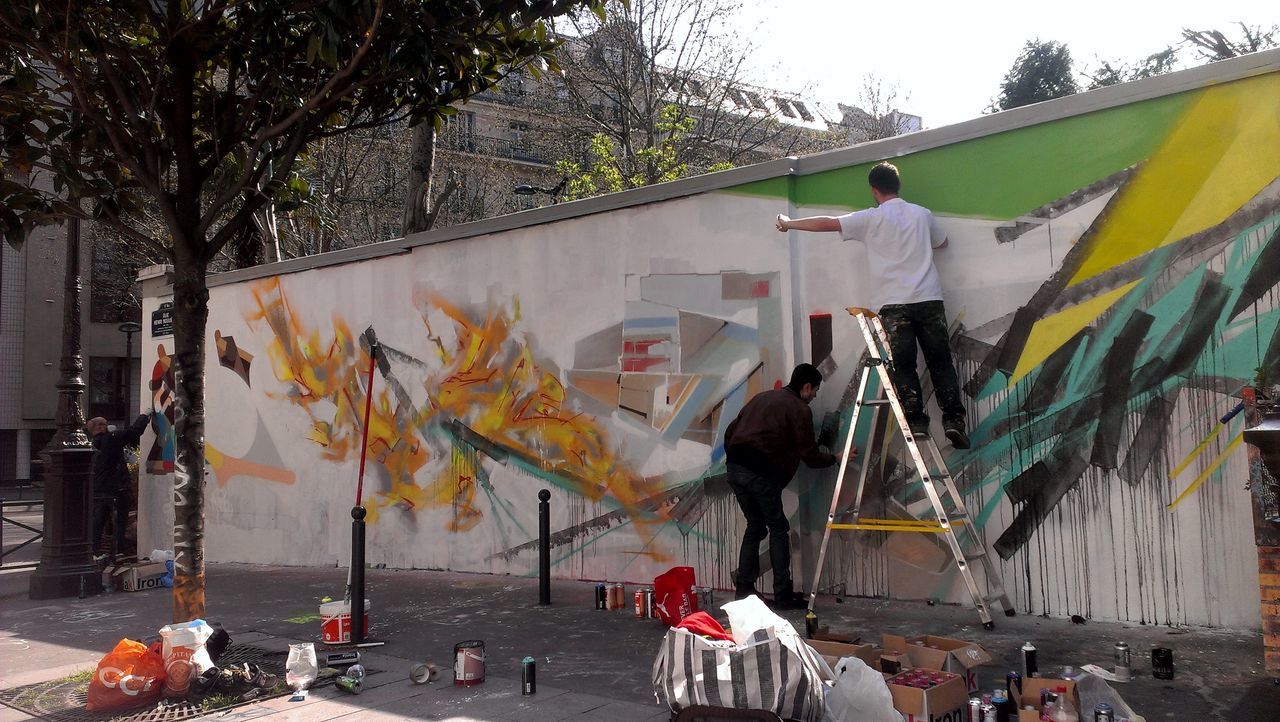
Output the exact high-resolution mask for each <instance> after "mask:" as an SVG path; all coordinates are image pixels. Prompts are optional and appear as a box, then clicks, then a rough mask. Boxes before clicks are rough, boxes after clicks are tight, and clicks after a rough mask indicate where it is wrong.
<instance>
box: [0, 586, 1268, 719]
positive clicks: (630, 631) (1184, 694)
mask: <svg viewBox="0 0 1280 722" xmlns="http://www.w3.org/2000/svg"><path fill="white" fill-rule="evenodd" d="M345 576H346V575H345V572H344V571H343V570H340V569H332V568H330V569H314V568H281V567H261V566H251V565H238V564H216V565H210V567H209V572H208V590H209V591H208V614H207V617H208V618H209V619H211V620H217V621H220V622H222V623H223V625H224V626H225V627H226V628H227V629H228V631H230V632H231V634H232V637H233V639H234V640H235V641H236V642H244V643H249V642H251V643H253V644H256V645H259V646H266V647H269V648H271V647H274V648H278V649H284V648H285V645H287V644H288V642H289V641H297V640H314V639H316V637H317V636H318V634H319V622H318V621H316V619H315V617H316V612H317V606H318V604H319V601H320V598H321V597H324V596H326V595H327V596H334V597H337V596H340V595H341V594H342V589H343V585H344V582H345ZM28 577H29V572H6V573H0V687H11V686H17V685H21V684H28V683H32V682H36V681H43V680H49V679H56V678H58V677H61V676H64V675H66V674H68V673H70V672H72V671H76V670H78V669H85V668H89V667H92V666H93V665H94V664H95V663H96V661H97V660H98V658H99V657H101V655H102V654H103V653H104V652H105V651H106V650H108V649H109V648H110V647H111V646H112V645H114V644H115V642H116V641H118V640H119V639H120V638H121V637H122V636H126V635H128V636H135V637H138V636H148V635H152V634H154V633H155V630H156V629H158V628H159V627H160V626H163V625H164V624H165V623H167V622H168V621H169V618H170V599H169V597H168V595H167V594H165V593H164V592H163V591H149V592H138V593H132V594H130V593H115V594H109V595H101V596H98V597H92V598H89V599H84V600H78V599H68V600H59V601H55V602H35V601H30V600H28V599H27V598H26V589H27V578H28ZM592 594H593V591H592V586H591V585H590V584H586V583H574V582H556V583H555V584H554V587H553V605H552V606H551V607H549V608H541V607H538V606H537V605H536V601H537V584H536V582H535V581H534V580H531V579H523V578H514V577H495V576H485V575H469V574H456V573H449V572H429V571H395V570H370V571H369V581H368V596H369V598H370V599H371V600H372V602H373V612H372V618H373V629H372V630H371V636H373V637H375V638H378V639H384V640H386V641H387V644H386V645H385V646H383V647H380V648H377V650H376V652H372V653H370V654H368V655H367V658H368V662H369V664H370V666H372V667H374V668H377V669H381V670H384V671H383V672H382V673H381V674H377V675H373V676H371V677H370V678H369V687H368V688H367V690H366V691H365V693H364V694H362V695H360V696H359V697H352V696H348V695H345V694H343V693H341V692H338V691H337V690H334V689H332V688H328V689H322V690H318V691H316V693H315V694H313V695H312V696H311V697H310V698H309V699H308V700H307V702H305V703H298V702H288V701H287V699H278V700H272V701H270V702H265V703H261V704H257V705H251V706H249V707H245V708H241V710H239V711H237V712H235V713H232V714H228V715H224V716H222V717H221V718H220V719H256V718H259V717H265V718H269V719H277V720H328V719H337V718H339V717H342V718H345V719H353V720H354V719H361V720H364V719H371V720H378V719H432V720H434V719H450V720H470V719H475V720H507V719H521V720H543V719H545V720H557V719H596V720H605V719H608V720H648V719H665V718H666V715H665V714H664V712H663V709H662V708H661V707H659V706H657V705H656V704H655V702H654V698H653V694H652V691H651V685H650V670H651V667H652V663H653V656H654V654H655V651H656V648H657V645H658V641H659V640H660V639H661V638H662V635H663V633H664V629H663V628H662V627H661V626H660V625H658V624H657V623H656V622H650V621H643V620H637V619H634V618H632V617H631V616H630V615H629V614H628V613H625V612H597V611H595V610H594V609H593V608H592V603H591V600H592ZM727 599H728V597H727V596H726V595H724V594H723V593H721V594H719V595H718V598H717V603H720V602H723V601H727ZM820 607H821V611H822V613H823V615H822V618H823V622H824V623H826V624H830V625H831V626H832V627H833V628H834V629H836V630H839V631H844V632H848V633H852V634H854V635H857V636H861V637H863V638H864V640H867V641H872V640H876V639H878V637H879V634H880V632H881V631H891V632H896V633H900V634H920V633H932V634H945V635H949V636H958V637H962V638H966V639H972V640H975V641H978V642H980V643H981V644H983V646H984V647H985V648H986V649H987V650H988V651H989V652H990V653H991V654H992V655H993V656H995V657H996V659H997V664H995V665H991V666H987V667H983V668H982V677H981V679H982V682H983V686H985V687H994V686H996V685H997V684H1000V683H1001V681H1002V680H1003V675H1004V672H1005V671H1007V670H1009V669H1013V668H1014V667H1015V666H1016V660H1017V655H1018V652H1017V650H1018V647H1019V646H1021V644H1022V642H1023V641H1025V640H1031V641H1033V642H1034V643H1035V644H1036V646H1037V647H1038V648H1039V649H1040V650H1041V651H1040V658H1041V669H1042V670H1046V671H1051V670H1056V669H1057V668H1058V667H1059V666H1061V665H1062V664H1073V665H1080V664H1085V663H1088V662H1095V663H1099V664H1105V663H1106V662H1107V659H1108V658H1109V656H1110V650H1111V645H1112V643H1113V642H1114V641H1115V640H1117V639H1124V640H1126V641H1127V642H1128V643H1129V644H1130V646H1131V647H1133V649H1134V650H1135V658H1136V660H1141V659H1142V658H1143V657H1144V656H1145V655H1147V654H1149V650H1150V648H1151V647H1152V646H1169V647H1172V648H1174V650H1175V654H1176V658H1177V662H1178V675H1177V678H1176V679H1174V680H1172V681H1160V680H1155V679H1153V678H1152V677H1151V676H1150V672H1149V669H1148V665H1146V664H1144V663H1142V662H1141V661H1138V662H1137V663H1136V664H1135V666H1136V667H1137V669H1136V679H1135V681H1134V682H1132V683H1130V684H1127V685H1118V687H1119V689H1120V691H1121V693H1122V694H1123V695H1124V697H1125V699H1126V700H1127V701H1129V703H1130V704H1131V705H1133V706H1134V707H1135V708H1136V709H1137V710H1138V711H1139V712H1140V713H1142V714H1144V715H1146V717H1147V719H1148V720H1214V719H1218V720H1230V722H1250V721H1253V720H1257V721H1259V722H1261V721H1262V720H1277V719H1280V713H1278V712H1277V710H1280V686H1276V685H1274V684H1273V683H1272V680H1270V679H1267V678H1265V677H1263V676H1262V674H1261V668H1262V664H1261V649H1262V642H1261V635H1260V634H1257V633H1233V632H1225V631H1221V630H1205V629H1170V628H1167V627H1139V626H1136V625H1118V624H1102V623H1092V622H1091V623H1087V624H1083V625H1073V624H1071V622H1069V621H1066V620H1051V619H1042V618H1038V617H1021V616H1020V617H1014V618H1011V619H1010V618H1004V617H1001V618H999V619H998V620H997V627H996V629H995V630H994V631H990V632H989V631H984V630H983V629H982V628H981V626H979V625H978V624H977V619H976V616H975V614H974V613H973V611H972V610H970V609H968V608H963V607H952V606H928V605H925V604H914V603H904V602H885V601H878V600H865V599H849V600H844V601H843V602H841V603H837V602H836V601H835V600H834V599H833V598H830V597H824V598H821V600H820ZM787 616H788V617H789V618H791V620H792V622H793V623H794V624H796V625H797V626H802V625H803V622H802V620H801V614H800V613H799V612H794V613H788V614H787ZM467 639H481V640H483V641H484V642H485V646H486V651H487V653H488V658H489V664H488V679H487V681H486V682H485V684H483V685H480V686H477V687H471V688H462V687H454V686H453V685H451V684H447V683H446V684H431V685H426V686H415V685H413V684H412V683H410V682H409V681H408V679H407V673H408V670H409V668H410V667H411V666H412V665H413V664H415V663H417V662H421V661H427V660H430V661H433V662H436V663H437V664H440V665H441V666H444V667H449V666H450V665H451V664H452V649H453V645H454V643H456V642H459V641H462V640H467ZM525 655H533V656H535V657H536V658H537V660H538V681H539V687H538V694H537V695H536V696H535V697H531V698H530V697H525V698H522V697H520V695H519V660H520V659H521V658H523V657H524V656H525ZM446 682H447V680H446ZM25 719H28V718H27V717H26V716H25V715H22V714H20V713H17V712H15V711H14V710H12V709H9V708H6V707H0V722H18V721H19V720H25Z"/></svg>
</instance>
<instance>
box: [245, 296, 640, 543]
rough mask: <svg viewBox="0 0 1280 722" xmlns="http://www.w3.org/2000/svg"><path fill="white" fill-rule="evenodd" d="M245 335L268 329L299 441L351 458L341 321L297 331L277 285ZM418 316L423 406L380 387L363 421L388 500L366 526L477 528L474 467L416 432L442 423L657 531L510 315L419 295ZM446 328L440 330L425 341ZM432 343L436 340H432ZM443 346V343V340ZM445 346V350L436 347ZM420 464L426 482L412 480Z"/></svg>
mask: <svg viewBox="0 0 1280 722" xmlns="http://www.w3.org/2000/svg"><path fill="white" fill-rule="evenodd" d="M253 297H254V300H255V306H256V307H255V309H254V310H253V311H252V312H251V313H249V314H248V315H247V316H246V320H247V321H248V322H249V323H250V325H251V326H256V325H258V324H261V323H265V324H267V326H268V327H269V329H270V331H271V335H272V337H273V338H272V340H271V342H270V344H269V346H268V349H267V357H268V358H269V359H270V362H271V367H272V370H273V372H274V374H275V376H276V378H277V379H278V380H280V381H281V382H283V383H284V384H286V387H287V388H288V389H289V390H288V392H287V393H285V394H282V395H280V396H282V397H283V398H285V399H287V400H288V401H290V402H292V403H294V404H296V405H298V406H299V407H301V408H302V409H304V410H305V411H306V412H307V413H308V414H309V416H310V420H311V428H310V430H308V431H307V432H306V433H305V434H304V436H305V438H307V439H308V440H310V441H312V442H314V443H315V444H317V445H318V446H319V447H321V449H322V452H321V453H322V455H323V456H324V458H326V459H329V460H334V461H342V460H350V459H353V458H358V455H359V454H358V452H359V440H360V429H361V426H362V419H363V411H364V398H365V378H366V374H367V373H368V365H369V356H368V353H367V352H366V351H365V350H364V349H363V348H361V347H360V345H359V343H358V342H357V337H356V336H355V335H353V334H352V333H351V331H350V329H349V328H348V326H347V325H346V323H345V322H344V321H343V320H342V319H341V318H340V317H337V316H335V317H334V318H333V319H332V329H333V330H332V338H325V337H322V335H321V334H320V332H319V331H317V330H316V329H313V328H307V327H304V325H303V324H302V323H301V322H300V321H299V319H298V317H297V315H296V314H294V312H293V311H292V309H291V308H290V306H289V302H288V299H287V298H286V296H285V294H284V292H283V290H282V289H281V287H280V283H279V281H278V280H277V279H270V280H265V281H262V282H259V283H258V284H255V285H254V286H253ZM414 302H415V305H416V306H417V307H418V308H419V309H420V311H421V313H422V319H423V325H424V328H425V335H426V337H427V345H428V347H429V348H430V349H432V356H433V358H431V359H430V362H429V363H428V364H427V366H428V367H429V370H428V371H427V373H426V378H425V379H424V380H423V381H422V382H421V383H422V384H423V389H424V390H425V391H426V395H427V401H426V402H425V403H423V404H421V406H420V407H419V408H416V409H414V408H408V409H403V408H399V404H398V403H396V402H395V401H394V400H393V396H392V394H391V393H389V391H388V390H387V389H386V388H385V386H383V388H379V386H380V385H382V384H383V382H382V381H381V378H382V377H381V376H379V377H378V380H375V382H374V388H375V393H374V402H373V410H372V414H371V417H370V421H369V441H368V455H369V461H370V463H371V464H376V465H378V466H380V467H382V468H383V469H384V470H385V471H386V475H387V479H388V481H389V488H386V489H385V490H384V491H378V492H375V496H374V498H372V499H370V500H369V501H368V503H367V504H366V506H367V507H368V508H369V517H368V519H369V521H370V522H374V521H376V520H377V518H378V516H379V510H382V511H384V512H385V511H386V510H387V509H391V508H396V509H401V510H405V511H408V512H416V511H419V510H423V509H433V508H434V509H440V508H449V509H450V510H451V512H452V513H451V516H450V520H449V522H448V528H449V529H450V530H451V531H465V530H468V529H471V528H473V527H474V526H475V525H476V524H478V523H479V522H480V520H481V519H482V516H483V515H482V512H481V511H480V509H479V508H478V507H477V506H476V504H475V496H476V490H477V486H479V485H480V484H481V480H482V479H483V478H484V473H485V472H484V469H483V468H481V462H480V461H479V459H478V458H477V457H476V456H475V455H472V454H468V453H466V452H465V450H463V449H460V448H459V445H458V444H449V445H448V448H444V449H437V448H436V447H433V446H432V445H431V444H429V443H428V434H430V436H431V438H433V439H438V438H442V437H443V435H440V436H437V435H436V434H434V433H431V432H429V431H427V430H428V429H436V430H440V429H444V428H445V426H446V425H447V424H450V423H452V422H453V421H455V420H456V421H458V422H460V423H461V424H462V425H463V426H464V427H466V428H467V429H469V430H470V431H472V432H474V433H475V434H478V435H479V436H480V437H483V439H484V440H485V441H486V442H488V443H490V444H493V445H495V446H497V447H499V448H500V449H502V451H503V453H508V454H511V455H513V456H515V457H517V458H519V459H522V460H524V461H525V462H526V463H528V464H530V465H533V466H534V467H535V468H537V469H540V470H541V471H543V472H547V473H549V474H554V475H555V476H556V478H557V480H558V481H559V482H560V483H563V484H565V485H566V486H569V487H570V488H572V489H573V490H574V491H575V492H577V493H579V494H581V495H582V496H584V497H585V498H587V499H590V500H592V501H604V500H608V501H612V502H615V503H617V504H618V505H619V506H621V507H622V508H623V509H625V510H626V511H627V512H628V513H629V515H630V516H631V518H632V521H633V522H635V523H636V524H637V528H638V529H640V530H641V534H642V535H644V536H646V537H647V536H649V533H648V532H647V531H646V529H647V528H648V527H649V525H652V524H655V523H656V522H658V521H660V519H659V518H658V517H659V516H660V514H659V513H658V512H656V511H654V510H653V509H651V508H649V506H648V504H649V499H650V498H651V497H652V496H653V495H654V494H655V493H656V492H657V491H658V484H657V482H656V481H653V480H649V479H645V478H644V477H642V476H640V475H639V474H637V473H636V472H634V471H633V470H632V469H631V468H630V466H629V465H628V464H627V463H626V462H625V461H624V460H623V459H622V458H621V454H622V453H623V451H624V449H622V448H615V445H614V443H613V442H611V440H610V438H609V435H608V432H607V430H606V429H605V428H604V426H603V425H602V424H601V423H600V422H599V421H598V420H597V419H595V418H594V417H592V416H588V415H585V414H581V413H579V412H577V411H574V410H573V409H572V407H571V405H570V404H568V403H567V401H568V393H567V390H566V389H565V387H564V385H563V384H562V383H561V382H560V380H559V378H558V375H557V374H556V373H555V372H554V369H548V368H544V367H543V366H541V365H540V364H539V363H537V361H536V360H535V359H534V356H533V353H532V351H531V350H530V348H529V346H528V344H527V343H525V342H524V341H523V340H521V337H520V334H518V333H516V324H517V322H518V321H519V317H520V311H519V306H518V304H513V307H512V310H511V311H510V312H509V313H508V312H504V311H501V310H496V311H495V310H490V311H489V312H487V313H486V314H485V315H484V317H483V319H480V320H478V321H477V320H474V319H472V318H471V317H470V316H469V315H468V314H467V313H465V312H463V311H462V310H461V309H460V308H458V307H456V306H455V305H454V304H452V303H450V302H448V301H447V300H445V299H443V298H440V297H438V296H436V295H434V294H432V293H429V292H426V291H419V292H418V293H416V294H415V297H414ZM442 319H443V320H445V321H446V322H447V325H448V326H450V327H451V328H448V329H445V328H440V329H433V328H432V323H433V321H434V322H435V323H437V324H440V323H441V320H442ZM437 331H440V332H443V333H438V332H437ZM450 334H451V335H450ZM446 339H447V340H446ZM428 464H430V469H431V476H430V478H425V479H419V478H418V475H419V472H420V471H421V470H423V468H424V467H426V466H427V465H428Z"/></svg>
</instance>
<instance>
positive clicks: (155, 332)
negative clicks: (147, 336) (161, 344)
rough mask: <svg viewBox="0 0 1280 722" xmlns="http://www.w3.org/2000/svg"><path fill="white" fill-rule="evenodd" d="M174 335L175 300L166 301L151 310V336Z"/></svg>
mask: <svg viewBox="0 0 1280 722" xmlns="http://www.w3.org/2000/svg"><path fill="white" fill-rule="evenodd" d="M172 335H173V301H165V302H164V303H162V304H160V308H157V309H156V310H154V311H152V312H151V338H161V337H163V336H172Z"/></svg>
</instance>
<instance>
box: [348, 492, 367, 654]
mask: <svg viewBox="0 0 1280 722" xmlns="http://www.w3.org/2000/svg"><path fill="white" fill-rule="evenodd" d="M364 516H365V509H364V507H363V506H357V507H353V508H352V509H351V520H352V521H351V643H352V644H360V643H361V642H364Z"/></svg>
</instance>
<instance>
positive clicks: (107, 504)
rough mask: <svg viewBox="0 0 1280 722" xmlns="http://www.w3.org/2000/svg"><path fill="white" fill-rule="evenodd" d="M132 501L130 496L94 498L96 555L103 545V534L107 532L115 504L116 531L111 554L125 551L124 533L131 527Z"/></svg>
mask: <svg viewBox="0 0 1280 722" xmlns="http://www.w3.org/2000/svg"><path fill="white" fill-rule="evenodd" d="M130 501H131V500H130V498H129V494H119V495H117V496H115V497H110V496H94V497H93V539H92V545H91V546H92V549H93V551H94V553H97V551H98V545H99V544H101V543H102V532H103V531H105V530H106V528H107V520H108V519H110V518H111V516H112V515H111V511H112V505H113V504H114V505H115V519H114V527H115V529H114V532H113V535H112V538H111V553H112V554H119V553H120V552H121V551H122V550H123V549H124V533H125V529H127V528H128V526H129V507H130V506H131V504H130Z"/></svg>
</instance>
